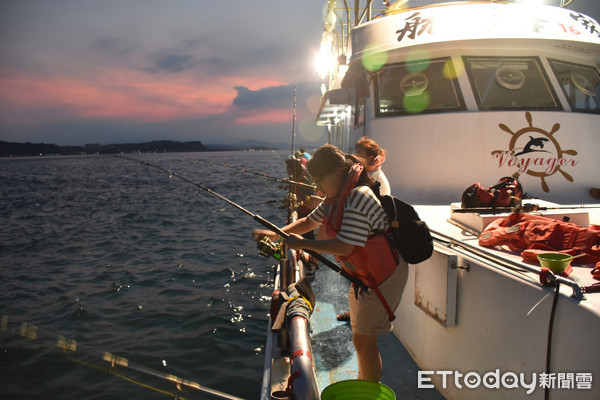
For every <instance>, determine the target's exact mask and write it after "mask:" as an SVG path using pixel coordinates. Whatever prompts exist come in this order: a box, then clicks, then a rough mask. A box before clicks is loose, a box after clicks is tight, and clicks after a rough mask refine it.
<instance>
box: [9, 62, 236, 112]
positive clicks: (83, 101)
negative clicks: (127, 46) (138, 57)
mask: <svg viewBox="0 0 600 400" xmlns="http://www.w3.org/2000/svg"><path fill="white" fill-rule="evenodd" d="M94 76H95V77H97V76H98V74H97V73H95V74H94ZM100 76H102V78H101V79H96V78H94V79H81V78H77V77H66V76H58V77H50V78H42V77H37V76H27V75H24V74H20V73H11V74H2V78H0V87H1V88H2V89H1V92H0V100H1V102H2V103H3V104H4V105H9V106H10V107H11V108H13V109H15V108H16V109H21V110H26V111H35V110H40V109H41V110H43V109H53V110H59V112H60V113H62V114H63V116H64V115H72V116H78V117H93V118H128V119H129V118H133V119H140V120H145V121H162V120H169V119H174V118H186V117H202V116H206V115H210V114H218V113H222V112H225V111H226V110H227V109H228V108H229V107H230V105H231V102H232V101H233V98H234V97H235V95H236V92H235V90H234V89H233V86H224V85H223V84H222V82H220V81H218V80H215V79H213V80H209V81H205V82H203V83H199V82H198V81H195V80H192V79H191V78H189V77H184V76H182V77H169V79H166V78H165V77H164V76H158V75H156V76H154V75H148V74H143V73H139V72H131V71H103V73H102V74H101V75H100ZM228 88H230V89H228Z"/></svg>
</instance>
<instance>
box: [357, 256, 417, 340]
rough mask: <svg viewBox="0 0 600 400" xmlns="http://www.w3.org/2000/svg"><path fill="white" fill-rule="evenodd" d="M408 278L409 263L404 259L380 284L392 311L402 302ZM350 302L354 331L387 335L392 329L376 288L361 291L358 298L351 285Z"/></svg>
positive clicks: (362, 333)
mask: <svg viewBox="0 0 600 400" xmlns="http://www.w3.org/2000/svg"><path fill="white" fill-rule="evenodd" d="M407 280H408V264H406V262H404V260H400V264H398V266H397V267H396V270H395V271H394V272H393V273H392V275H391V276H390V277H389V278H388V279H386V280H385V281H383V282H382V283H381V285H379V290H380V291H381V293H382V294H383V296H384V297H385V299H386V301H387V303H388V305H389V306H390V309H391V310H392V311H395V310H396V308H397V307H398V304H400V300H401V299H402V293H403V292H404V287H405V286H406V281H407ZM348 304H349V306H350V325H351V326H352V333H356V334H359V335H385V334H386V333H389V332H390V331H391V330H392V324H391V322H390V318H389V316H388V313H387V311H386V310H385V307H384V306H383V304H381V301H380V300H379V297H377V294H376V293H375V291H374V290H372V289H370V290H369V291H368V292H363V291H360V292H359V294H358V299H357V298H356V295H355V292H354V286H350V290H349V291H348Z"/></svg>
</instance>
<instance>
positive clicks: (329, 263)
mask: <svg viewBox="0 0 600 400" xmlns="http://www.w3.org/2000/svg"><path fill="white" fill-rule="evenodd" d="M117 157H118V158H122V159H125V160H129V161H134V162H137V163H140V164H142V165H144V166H148V167H152V168H155V169H158V170H160V171H163V172H166V173H167V174H169V177H173V176H175V177H177V178H179V179H181V180H183V181H185V182H188V183H190V184H192V185H194V186H196V187H198V188H199V189H200V190H203V191H205V192H207V193H209V194H212V195H213V196H216V197H218V198H219V199H221V200H223V201H224V202H226V203H227V204H229V205H231V206H233V207H235V208H237V209H238V210H240V211H242V212H244V213H245V214H248V215H249V216H251V217H252V218H253V219H254V220H255V221H256V222H258V223H259V224H261V225H262V226H264V227H266V228H268V229H270V230H272V231H273V232H275V233H277V234H278V235H279V236H281V237H282V238H283V239H284V240H285V239H287V238H288V237H289V235H288V234H287V233H285V232H284V231H282V230H281V229H280V228H279V227H277V225H275V224H273V223H271V222H269V221H267V220H266V219H264V218H263V217H261V216H260V215H258V214H253V213H252V212H250V211H248V210H247V209H245V208H244V207H242V206H240V205H239V204H237V203H234V202H233V201H231V200H229V199H228V198H227V197H225V196H223V195H220V194H219V193H217V192H215V191H213V190H211V189H209V188H207V187H206V186H203V185H201V184H199V183H197V182H194V181H193V180H191V179H189V178H186V177H185V176H183V175H180V174H178V173H177V172H174V171H171V170H168V169H166V168H163V167H161V166H159V165H156V164H152V163H150V162H148V161H144V160H138V159H135V158H131V157H126V156H123V155H117ZM303 251H304V252H306V253H308V254H310V255H311V256H313V257H314V258H316V259H317V260H319V261H321V262H322V263H323V264H324V265H326V266H327V267H329V268H331V269H332V270H334V271H335V272H337V273H338V274H340V275H342V276H343V277H344V278H346V279H348V280H349V281H350V282H352V283H354V284H355V285H356V286H357V287H359V288H361V289H363V290H367V289H368V286H367V285H365V284H364V283H363V282H362V281H361V280H360V279H358V278H356V277H354V276H352V275H350V274H349V273H348V272H346V271H344V270H343V269H342V268H340V267H339V266H338V265H336V264H335V263H333V262H332V261H330V260H328V259H327V258H325V257H324V256H322V255H321V254H319V253H317V252H316V251H313V250H308V249H303Z"/></svg>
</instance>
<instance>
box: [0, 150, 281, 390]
mask: <svg viewBox="0 0 600 400" xmlns="http://www.w3.org/2000/svg"><path fill="white" fill-rule="evenodd" d="M129 157H132V158H135V159H137V160H145V161H147V162H149V163H152V164H154V165H157V166H160V167H162V168H164V169H167V170H170V171H174V172H175V173H176V174H179V175H181V176H184V177H186V178H188V179H189V180H191V181H193V182H196V183H198V184H199V185H201V186H202V187H204V188H209V189H211V190H213V191H214V192H217V193H219V194H221V195H223V196H225V197H227V198H229V199H230V200H231V201H233V202H235V203H236V204H239V205H241V206H243V207H245V208H246V209H247V210H249V211H250V212H252V213H254V214H259V215H261V216H262V217H264V218H265V219H267V220H270V221H271V222H273V223H275V224H278V225H282V224H283V223H284V217H285V215H284V212H283V211H281V210H280V209H279V207H277V205H278V203H277V202H276V201H278V200H281V199H283V198H284V197H285V195H286V191H285V190H284V186H285V185H280V184H278V183H277V182H276V181H274V180H270V179H267V178H261V177H258V176H256V175H253V174H250V173H248V172H243V171H242V169H247V170H250V171H256V172H260V173H266V174H268V175H271V176H275V177H285V165H284V160H285V158H286V157H287V154H286V152H284V151H277V152H273V151H260V152H259V151H255V152H250V151H232V152H203V153H170V154H138V155H131V156H129ZM198 160H201V161H202V162H199V161H198ZM207 162H213V164H207ZM221 164H226V165H229V166H230V168H225V167H223V166H221ZM0 193H1V195H0V315H1V316H4V317H3V326H2V332H0V340H1V344H2V347H1V352H0V388H1V389H0V391H1V392H2V397H3V398H6V399H39V398H45V399H132V398H135V399H140V398H144V399H154V398H156V399H162V398H169V396H168V395H166V394H164V393H162V392H160V391H159V390H162V391H164V392H167V393H174V392H176V391H177V389H176V387H175V386H176V385H175V384H173V383H171V382H166V383H165V381H164V380H163V379H161V378H157V377H155V376H154V375H152V374H145V373H142V374H138V373H132V371H128V370H127V368H125V367H122V366H120V365H119V363H118V362H117V364H116V368H115V369H113V370H110V369H109V368H108V366H109V364H110V363H109V362H107V361H104V358H105V357H106V355H105V354H106V353H110V354H113V355H114V356H117V357H122V358H124V359H126V360H127V362H128V363H129V364H130V365H136V366H141V367H142V368H148V369H149V370H150V371H155V372H158V373H159V376H162V375H164V374H171V375H174V376H177V377H180V378H183V379H186V380H190V381H193V382H196V383H198V384H200V385H202V386H206V387H208V388H212V389H216V390H219V391H222V392H225V393H228V394H231V395H235V396H239V397H243V398H249V399H253V398H257V397H258V396H259V393H260V381H261V377H262V370H263V362H264V343H265V338H266V332H267V321H268V312H269V305H270V295H271V292H272V286H273V265H274V264H275V260H274V259H265V258H262V257H259V256H258V254H257V249H256V243H255V242H254V241H253V240H252V239H251V236H250V233H251V231H252V229H253V228H256V227H259V225H258V224H257V223H256V222H255V221H254V220H253V219H252V217H251V216H249V215H247V214H246V213H244V212H242V211H240V210H238V209H237V208H235V207H233V206H231V205H229V204H228V203H226V202H225V201H223V200H221V199H219V198H217V197H216V196H214V195H212V194H210V193H208V192H206V191H203V190H201V188H199V187H198V186H196V185H194V184H191V183H189V182H186V181H184V180H182V179H180V178H179V177H178V176H177V175H174V176H170V174H169V173H166V172H164V171H160V170H158V169H156V168H153V167H151V166H143V165H142V164H140V163H138V162H134V161H130V160H127V159H122V158H118V157H116V156H79V157H34V158H19V159H0ZM59 344H60V346H58V345H59ZM109 372H114V373H112V374H111V373H109ZM161 374H162V375H161ZM118 375H123V376H125V377H127V378H128V379H129V380H126V379H122V378H120V377H119V376H118ZM183 397H185V398H206V399H210V398H214V397H211V396H209V395H205V394H202V393H199V392H185V393H184V395H183Z"/></svg>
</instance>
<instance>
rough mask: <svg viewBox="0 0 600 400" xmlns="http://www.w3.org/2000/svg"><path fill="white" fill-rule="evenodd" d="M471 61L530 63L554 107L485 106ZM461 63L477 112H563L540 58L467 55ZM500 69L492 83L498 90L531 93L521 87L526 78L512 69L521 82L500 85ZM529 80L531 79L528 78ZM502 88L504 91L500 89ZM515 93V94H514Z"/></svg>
mask: <svg viewBox="0 0 600 400" xmlns="http://www.w3.org/2000/svg"><path fill="white" fill-rule="evenodd" d="M473 60H483V61H485V60H489V61H490V63H492V62H495V63H498V62H501V61H502V60H505V61H506V62H509V63H513V64H515V63H518V62H524V63H527V65H529V64H530V63H533V65H534V66H535V67H536V69H537V72H538V73H539V74H537V77H538V78H539V79H540V80H541V82H542V83H544V85H545V88H546V90H547V92H548V93H547V95H548V98H549V99H550V100H552V101H553V102H554V104H555V105H554V106H548V105H546V106H545V105H532V106H528V105H518V106H514V107H511V106H494V105H485V104H484V100H482V99H481V96H480V91H479V89H480V88H479V86H477V82H476V80H475V78H476V77H475V76H474V73H473V68H472V64H471V62H472V61H473ZM462 62H463V65H464V68H465V71H466V72H467V77H468V78H469V84H470V85H471V89H472V93H473V96H474V98H475V102H476V104H477V109H478V110H479V111H563V110H564V108H563V106H562V103H561V101H560V99H559V98H558V96H557V94H556V91H555V90H554V86H553V85H552V82H551V81H550V78H549V76H548V73H547V72H546V69H545V68H544V65H543V64H542V61H541V59H540V57H538V56H485V55H472V56H468V55H464V56H462ZM500 68H501V67H498V68H497V69H496V71H497V72H496V73H495V74H494V75H495V78H494V82H495V83H496V84H497V85H498V87H500V88H501V89H499V90H507V91H511V90H516V91H519V90H521V89H523V92H522V93H526V94H527V93H530V92H531V88H529V87H525V88H523V86H524V85H525V84H526V83H527V82H526V79H527V78H526V77H525V75H524V74H522V72H520V71H519V70H516V69H514V70H515V71H517V72H520V74H521V75H522V79H523V81H522V82H518V81H517V82H515V83H510V82H506V81H505V82H504V84H502V82H499V81H502V78H501V77H500V75H498V73H499V72H500V71H499V70H500ZM508 69H510V68H508ZM529 79H531V78H529ZM502 88H504V89H502ZM505 93H510V92H505ZM515 93H517V92H515ZM492 99H493V97H492Z"/></svg>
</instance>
